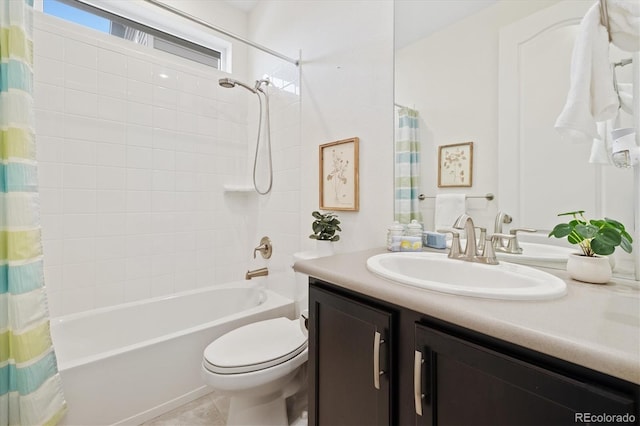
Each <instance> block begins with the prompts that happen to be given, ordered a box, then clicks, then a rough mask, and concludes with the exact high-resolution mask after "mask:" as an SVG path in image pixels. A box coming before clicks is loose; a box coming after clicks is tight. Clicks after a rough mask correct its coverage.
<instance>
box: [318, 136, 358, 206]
mask: <svg viewBox="0 0 640 426" xmlns="http://www.w3.org/2000/svg"><path fill="white" fill-rule="evenodd" d="M358 143H359V139H358V138H351V139H343V140H340V141H336V142H330V143H326V144H324V145H320V147H319V148H320V151H319V158H320V167H319V170H320V184H319V186H320V209H321V210H351V211H358V209H359V198H360V194H359V189H358Z"/></svg>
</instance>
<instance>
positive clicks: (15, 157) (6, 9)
mask: <svg viewBox="0 0 640 426" xmlns="http://www.w3.org/2000/svg"><path fill="white" fill-rule="evenodd" d="M32 20H33V0H0V426H4V425H55V424H56V423H58V421H59V420H60V419H61V417H62V415H63V414H64V412H65V409H66V402H65V399H64V395H63V393H62V384H61V381H60V375H59V374H58V369H57V363H56V356H55V352H54V350H53V344H52V341H51V335H50V332H49V314H48V308H47V301H46V294H45V289H44V279H43V267H42V244H41V237H40V218H39V195H38V189H37V166H36V161H35V160H36V156H35V136H34V130H33V115H34V113H33V96H32V89H33V84H32V82H33V67H32V65H33V38H32V34H33V22H32Z"/></svg>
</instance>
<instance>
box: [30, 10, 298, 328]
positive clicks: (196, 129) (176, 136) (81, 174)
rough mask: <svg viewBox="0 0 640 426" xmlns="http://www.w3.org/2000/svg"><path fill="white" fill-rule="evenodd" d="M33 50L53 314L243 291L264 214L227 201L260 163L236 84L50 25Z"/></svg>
mask: <svg viewBox="0 0 640 426" xmlns="http://www.w3.org/2000/svg"><path fill="white" fill-rule="evenodd" d="M34 46H35V52H34V53H35V89H34V98H35V113H36V133H37V141H38V160H39V180H40V190H41V195H42V198H41V214H42V223H43V240H44V250H45V279H46V284H47V292H48V295H49V301H50V309H51V314H52V315H53V316H58V315H64V314H68V313H72V312H77V311H82V310H87V309H93V308H96V307H101V306H107V305H113V304H118V303H123V302H127V301H132V300H136V299H141V298H147V297H153V296H158V295H164V294H169V293H172V292H177V291H180V290H185V289H189V288H194V287H199V286H204V285H210V284H215V283H219V282H224V281H228V280H230V279H238V278H239V277H240V276H241V275H242V274H243V272H244V270H245V268H246V267H247V263H248V261H249V258H250V252H249V249H248V247H250V246H251V244H253V242H248V238H247V235H248V232H247V228H248V227H249V225H248V224H252V223H255V215H256V214H257V210H256V209H254V208H249V207H251V203H252V202H251V198H250V197H246V196H238V197H236V196H230V195H229V194H225V193H224V192H223V190H222V188H223V184H224V183H225V182H228V181H234V180H237V179H239V178H241V177H242V178H244V177H245V176H246V174H247V163H246V157H247V150H248V148H247V139H248V134H247V102H246V99H245V98H242V97H240V98H238V97H237V96H236V95H237V94H232V93H231V92H232V91H230V90H224V89H222V88H220V87H219V86H218V85H217V84H216V80H217V79H218V78H219V77H222V76H224V75H226V74H223V73H221V72H218V71H216V70H212V69H211V68H208V67H205V66H201V65H199V64H193V63H189V62H187V61H180V60H175V59H174V58H173V57H171V56H170V55H167V54H164V53H163V52H150V51H148V50H146V49H144V48H142V47H139V46H135V45H130V44H129V43H128V42H125V41H122V40H112V39H111V38H110V37H109V36H108V35H104V34H100V33H95V32H93V31H91V30H87V29H84V28H79V27H77V26H75V25H73V24H68V23H66V22H62V21H60V20H58V19H56V18H52V17H49V16H44V15H42V14H40V13H36V19H35V45H34ZM247 93H248V92H247ZM274 103H275V104H277V102H274ZM276 115H279V114H278V113H277V114H276ZM296 124H297V123H296ZM283 129H286V126H283ZM275 131H278V130H277V129H276V128H274V132H275ZM283 131H284V130H283ZM295 142H296V143H297V139H296V140H295ZM279 149H283V150H287V149H288V150H292V149H294V148H292V147H291V146H283V147H281V148H279ZM279 173H280V172H279ZM274 195H275V194H274ZM285 204H287V203H285ZM287 205H288V204H287ZM286 209H289V208H288V207H287V208H286ZM251 247H252V246H251Z"/></svg>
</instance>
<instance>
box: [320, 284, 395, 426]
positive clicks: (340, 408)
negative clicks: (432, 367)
mask: <svg viewBox="0 0 640 426" xmlns="http://www.w3.org/2000/svg"><path fill="white" fill-rule="evenodd" d="M391 317H392V314H391V313H390V312H387V311H384V310H381V309H377V308H374V307H372V306H370V305H368V304H364V303H360V302H358V301H356V300H352V299H350V298H346V297H343V296H341V295H338V294H334V293H331V292H327V291H325V290H323V289H320V288H317V287H314V286H311V287H310V289H309V318H310V323H309V424H310V425H320V426H324V425H330V426H341V425H366V426H375V425H389V424H391V418H390V416H391V398H390V381H391V377H390V371H389V366H390V365H392V364H391V359H390V356H391V351H390V350H389V348H390V347H392V346H391V345H392V344H393V342H392V336H391V333H390V331H391Z"/></svg>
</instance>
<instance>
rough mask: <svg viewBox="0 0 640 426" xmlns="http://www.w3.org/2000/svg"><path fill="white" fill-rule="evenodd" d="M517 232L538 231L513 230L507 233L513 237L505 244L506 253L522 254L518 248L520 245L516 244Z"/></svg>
mask: <svg viewBox="0 0 640 426" xmlns="http://www.w3.org/2000/svg"><path fill="white" fill-rule="evenodd" d="M518 232H538V230H537V229H533V228H515V229H512V230H511V231H509V234H510V235H513V238H512V239H510V240H509V242H508V243H507V252H508V253H517V254H520V253H522V247H520V244H518V238H517V236H518Z"/></svg>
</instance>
